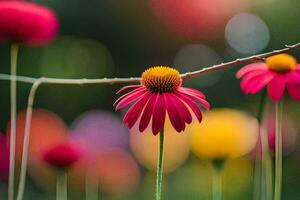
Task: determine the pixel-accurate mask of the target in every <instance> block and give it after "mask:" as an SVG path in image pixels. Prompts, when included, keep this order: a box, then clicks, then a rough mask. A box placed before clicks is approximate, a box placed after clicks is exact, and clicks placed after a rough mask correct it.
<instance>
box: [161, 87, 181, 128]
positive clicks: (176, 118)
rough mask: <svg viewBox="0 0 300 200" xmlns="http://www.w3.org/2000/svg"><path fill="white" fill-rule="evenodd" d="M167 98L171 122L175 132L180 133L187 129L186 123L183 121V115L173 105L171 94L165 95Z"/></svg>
mask: <svg viewBox="0 0 300 200" xmlns="http://www.w3.org/2000/svg"><path fill="white" fill-rule="evenodd" d="M163 95H164V97H165V102H166V108H167V111H168V115H169V118H170V121H171V124H172V125H173V127H174V128H175V130H176V131H177V132H178V133H179V132H181V131H182V130H184V129H185V124H184V121H183V120H182V119H181V115H180V113H179V112H178V110H177V109H176V108H175V106H174V105H173V101H172V98H173V97H172V96H171V95H170V94H169V93H164V94H163Z"/></svg>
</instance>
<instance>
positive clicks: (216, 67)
mask: <svg viewBox="0 0 300 200" xmlns="http://www.w3.org/2000/svg"><path fill="white" fill-rule="evenodd" d="M298 48H300V43H297V44H294V45H285V48H283V49H278V50H274V51H271V52H267V53H262V54H258V55H254V56H249V57H245V58H239V59H236V60H233V61H229V62H226V63H221V64H217V65H213V66H210V67H205V68H202V69H200V70H196V71H192V72H186V73H184V74H181V75H180V76H181V78H183V79H189V78H194V77H197V76H199V75H201V74H204V73H208V72H212V71H217V70H221V69H225V68H228V67H230V66H234V65H236V64H239V63H244V62H250V61H261V60H263V59H264V58H267V57H269V56H273V55H276V54H280V53H286V52H289V51H292V50H295V49H298ZM12 79H16V80H17V81H19V82H23V83H31V84H33V83H35V82H37V81H39V82H40V84H41V83H49V84H75V85H76V84H77V85H84V84H116V83H130V82H139V81H140V80H141V78H140V77H131V78H100V79H86V78H83V79H62V78H47V77H41V78H32V77H27V76H11V75H8V74H0V80H12Z"/></svg>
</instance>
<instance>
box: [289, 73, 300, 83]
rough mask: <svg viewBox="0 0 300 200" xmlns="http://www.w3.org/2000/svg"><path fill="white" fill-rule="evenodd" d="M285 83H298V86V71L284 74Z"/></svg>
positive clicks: (299, 76)
mask: <svg viewBox="0 0 300 200" xmlns="http://www.w3.org/2000/svg"><path fill="white" fill-rule="evenodd" d="M285 77H286V82H287V83H292V84H294V83H298V84H300V71H299V70H293V71H290V72H288V73H286V74H285Z"/></svg>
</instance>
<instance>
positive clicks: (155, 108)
mask: <svg viewBox="0 0 300 200" xmlns="http://www.w3.org/2000/svg"><path fill="white" fill-rule="evenodd" d="M181 85H182V79H181V77H180V74H179V72H178V71H177V70H175V69H173V68H170V67H164V66H158V67H151V68H150V69H148V70H146V71H145V72H144V73H143V74H142V79H141V84H140V85H129V86H125V87H123V88H121V89H120V90H119V91H118V93H119V92H121V91H124V90H126V89H131V88H135V89H134V90H133V91H131V92H129V93H127V94H124V95H123V96H121V97H120V98H119V99H117V100H116V102H115V103H114V105H116V110H119V109H121V108H123V107H125V106H127V105H128V104H131V103H133V102H135V103H134V104H133V105H132V106H131V107H130V108H129V110H128V112H127V113H126V115H125V117H124V119H123V122H124V124H127V125H128V127H129V128H132V127H133V126H134V124H135V123H136V122H137V121H138V120H139V130H140V131H141V132H143V131H144V130H145V129H146V128H147V127H148V125H149V123H150V121H151V119H152V132H153V134H154V135H156V134H158V132H159V131H160V130H161V129H162V128H163V126H164V123H165V118H166V114H168V117H169V118H170V121H171V123H172V126H173V127H174V129H175V130H176V131H177V132H181V131H184V130H185V124H186V123H187V124H190V123H191V122H192V115H191V110H192V111H193V112H194V114H195V116H196V117H197V119H198V121H199V122H201V119H202V114H201V111H200V108H199V105H202V106H204V107H205V108H206V109H209V107H210V105H209V103H208V102H207V101H206V100H205V96H204V94H203V93H201V92H200V91H198V90H195V89H191V88H184V87H182V86H181Z"/></svg>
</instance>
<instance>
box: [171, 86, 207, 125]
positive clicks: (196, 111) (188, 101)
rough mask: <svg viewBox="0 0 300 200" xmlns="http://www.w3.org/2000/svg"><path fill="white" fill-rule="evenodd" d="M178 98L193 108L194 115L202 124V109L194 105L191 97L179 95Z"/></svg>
mask: <svg viewBox="0 0 300 200" xmlns="http://www.w3.org/2000/svg"><path fill="white" fill-rule="evenodd" d="M177 96H178V97H179V98H180V99H181V100H182V101H184V102H185V103H186V104H187V105H188V106H189V107H190V108H191V110H192V111H193V112H194V114H195V115H196V117H197V119H198V121H199V123H200V122H201V120H202V114H201V110H200V108H199V107H198V106H197V104H196V103H194V102H193V100H192V99H191V98H190V97H188V96H186V95H184V94H182V93H179V92H178V93H177Z"/></svg>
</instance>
